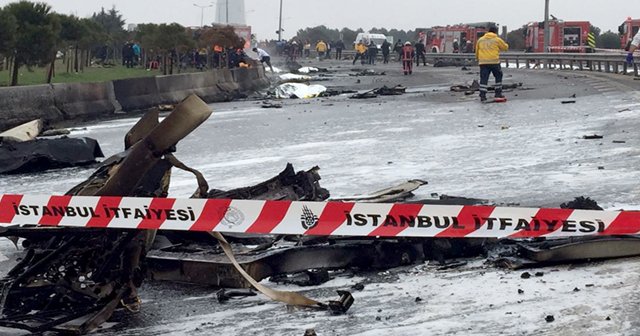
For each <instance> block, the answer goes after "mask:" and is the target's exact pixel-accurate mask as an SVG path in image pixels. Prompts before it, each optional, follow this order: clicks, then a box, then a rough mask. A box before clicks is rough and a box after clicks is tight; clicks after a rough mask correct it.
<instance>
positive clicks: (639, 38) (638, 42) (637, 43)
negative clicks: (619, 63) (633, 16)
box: [627, 31, 640, 65]
mask: <svg viewBox="0 0 640 336" xmlns="http://www.w3.org/2000/svg"><path fill="white" fill-rule="evenodd" d="M638 47H640V31H639V32H638V33H637V34H636V36H634V37H633V41H631V45H630V46H629V53H628V54H627V64H629V65H633V53H634V52H635V51H636V50H638Z"/></svg>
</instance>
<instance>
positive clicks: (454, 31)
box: [420, 22, 498, 53]
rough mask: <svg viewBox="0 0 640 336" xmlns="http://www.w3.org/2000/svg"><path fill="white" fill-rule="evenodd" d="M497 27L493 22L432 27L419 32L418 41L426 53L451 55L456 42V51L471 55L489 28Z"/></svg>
mask: <svg viewBox="0 0 640 336" xmlns="http://www.w3.org/2000/svg"><path fill="white" fill-rule="evenodd" d="M492 25H493V26H498V25H497V24H496V23H494V22H479V23H466V24H458V25H453V26H446V27H441V26H437V27H432V28H428V29H426V30H425V31H422V32H420V39H421V40H422V43H424V45H425V46H426V49H427V52H434V53H452V52H454V42H455V41H456V40H457V42H458V49H459V50H458V51H459V52H461V53H464V52H468V53H473V52H474V48H475V43H476V41H478V39H479V38H480V37H482V36H483V35H484V34H485V33H486V32H487V31H488V30H489V27H490V26H492Z"/></svg>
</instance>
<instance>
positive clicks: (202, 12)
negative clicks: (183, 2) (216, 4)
mask: <svg viewBox="0 0 640 336" xmlns="http://www.w3.org/2000/svg"><path fill="white" fill-rule="evenodd" d="M227 1H229V0H227ZM193 5H194V6H196V7H198V8H200V28H202V27H204V9H205V8H211V7H213V3H211V4H208V5H197V4H193Z"/></svg>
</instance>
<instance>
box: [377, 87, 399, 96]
mask: <svg viewBox="0 0 640 336" xmlns="http://www.w3.org/2000/svg"><path fill="white" fill-rule="evenodd" d="M406 92H407V88H406V87H404V86H402V85H396V86H394V87H387V86H386V85H385V86H383V87H381V88H378V89H375V90H374V91H373V93H375V94H378V95H381V96H400V95H403V94H405V93H406Z"/></svg>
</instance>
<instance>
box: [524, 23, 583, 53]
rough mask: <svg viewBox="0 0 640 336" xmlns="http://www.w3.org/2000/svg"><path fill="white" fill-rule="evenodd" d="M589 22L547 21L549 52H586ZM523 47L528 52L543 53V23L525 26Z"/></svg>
mask: <svg viewBox="0 0 640 336" xmlns="http://www.w3.org/2000/svg"><path fill="white" fill-rule="evenodd" d="M590 32H591V23H589V21H563V20H558V19H555V18H554V19H553V20H550V21H549V37H550V38H549V51H551V52H588V51H591V47H590V46H589V42H588V39H589V33H590ZM525 46H526V48H527V51H528V52H544V51H545V50H544V22H530V23H529V24H527V26H526V31H525Z"/></svg>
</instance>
